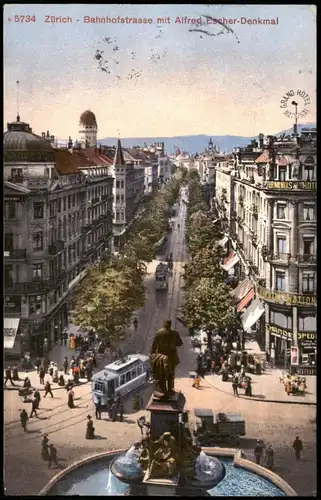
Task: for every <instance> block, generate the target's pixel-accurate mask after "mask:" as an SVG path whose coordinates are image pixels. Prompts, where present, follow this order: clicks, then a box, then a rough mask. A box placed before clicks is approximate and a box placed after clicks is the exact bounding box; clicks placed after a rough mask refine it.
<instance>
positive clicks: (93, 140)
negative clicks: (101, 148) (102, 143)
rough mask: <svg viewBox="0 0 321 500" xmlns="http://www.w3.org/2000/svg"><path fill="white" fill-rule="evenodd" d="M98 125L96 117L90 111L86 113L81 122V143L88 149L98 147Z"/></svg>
mask: <svg viewBox="0 0 321 500" xmlns="http://www.w3.org/2000/svg"><path fill="white" fill-rule="evenodd" d="M97 132H98V125H97V121H96V116H95V115H94V113H93V112H92V111H90V110H89V109H88V110H87V111H84V112H83V113H82V115H81V116H80V120H79V142H80V143H82V144H84V145H85V146H86V147H90V148H95V147H96V146H97Z"/></svg>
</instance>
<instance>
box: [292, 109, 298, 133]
mask: <svg viewBox="0 0 321 500" xmlns="http://www.w3.org/2000/svg"><path fill="white" fill-rule="evenodd" d="M291 104H292V106H294V107H295V112H294V117H295V124H294V135H297V134H298V103H297V102H296V101H292V102H291Z"/></svg>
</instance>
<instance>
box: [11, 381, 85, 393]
mask: <svg viewBox="0 0 321 500" xmlns="http://www.w3.org/2000/svg"><path fill="white" fill-rule="evenodd" d="M86 384H88V380H86V382H79V383H78V384H74V385H73V387H79V386H80V385H86ZM19 389H23V387H21V386H17V387H4V390H5V391H18V390H19ZM31 389H32V390H34V391H35V390H38V391H40V392H44V391H45V389H44V387H39V388H37V387H31ZM59 389H66V387H65V386H64V387H60V386H59V387H51V390H52V391H58V390H59Z"/></svg>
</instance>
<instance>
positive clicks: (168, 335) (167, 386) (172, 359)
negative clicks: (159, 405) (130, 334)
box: [150, 319, 183, 396]
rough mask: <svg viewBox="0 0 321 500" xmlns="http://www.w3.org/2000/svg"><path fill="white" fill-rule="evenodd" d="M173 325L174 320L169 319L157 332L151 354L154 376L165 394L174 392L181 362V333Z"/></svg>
mask: <svg viewBox="0 0 321 500" xmlns="http://www.w3.org/2000/svg"><path fill="white" fill-rule="evenodd" d="M171 326H172V322H171V320H170V319H168V320H166V321H165V322H164V327H163V328H161V329H160V330H158V331H157V332H156V335H155V339H154V342H153V345H152V350H151V356H150V364H151V369H152V373H153V378H154V380H156V382H157V384H158V386H159V390H160V392H161V393H162V394H163V395H164V396H168V395H170V394H173V393H174V379H175V368H176V366H177V365H178V364H179V357H178V354H177V347H180V346H181V345H183V342H182V339H181V337H180V335H179V333H178V332H177V331H176V330H172V328H171Z"/></svg>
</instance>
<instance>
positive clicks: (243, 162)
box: [217, 129, 317, 366]
mask: <svg viewBox="0 0 321 500" xmlns="http://www.w3.org/2000/svg"><path fill="white" fill-rule="evenodd" d="M234 155H235V158H236V165H235V166H234V167H233V168H234V170H233V171H231V173H230V176H231V185H232V187H231V197H230V199H231V200H232V205H231V211H230V213H229V211H226V212H225V211H224V213H226V214H227V217H228V218H229V224H228V226H229V229H228V234H229V245H230V255H229V258H228V259H229V262H231V263H233V265H235V268H236V270H237V277H238V279H239V285H238V287H237V288H236V290H235V291H236V300H237V302H238V305H237V308H238V311H239V312H243V321H244V322H245V323H246V324H247V326H249V327H254V326H255V325H256V326H257V330H258V334H259V335H258V336H259V338H258V340H259V341H260V344H261V345H262V348H263V349H265V350H266V351H267V352H268V353H269V354H271V355H272V356H273V357H275V360H276V362H279V363H281V364H282V365H283V366H285V365H286V364H287V363H288V362H289V351H290V348H291V346H297V347H298V348H299V363H306V364H307V365H308V364H309V363H312V364H313V365H314V366H315V362H316V347H317V342H316V339H317V330H316V286H317V283H316V280H317V257H316V255H317V248H316V246H317V233H316V231H317V228H316V177H317V172H316V169H317V161H316V130H315V129H306V130H305V129H303V130H302V133H301V136H300V137H297V136H296V135H292V136H288V137H285V136H283V137H279V138H276V137H267V138H265V137H264V136H263V135H262V134H261V135H260V139H259V142H256V141H253V142H252V144H251V145H249V146H248V147H246V148H242V149H238V150H235V152H234ZM217 181H219V176H217ZM225 189H226V188H225ZM236 264H238V265H236ZM253 304H254V305H253Z"/></svg>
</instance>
